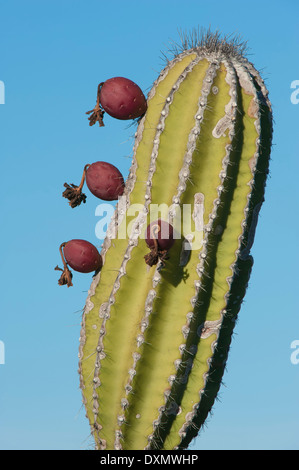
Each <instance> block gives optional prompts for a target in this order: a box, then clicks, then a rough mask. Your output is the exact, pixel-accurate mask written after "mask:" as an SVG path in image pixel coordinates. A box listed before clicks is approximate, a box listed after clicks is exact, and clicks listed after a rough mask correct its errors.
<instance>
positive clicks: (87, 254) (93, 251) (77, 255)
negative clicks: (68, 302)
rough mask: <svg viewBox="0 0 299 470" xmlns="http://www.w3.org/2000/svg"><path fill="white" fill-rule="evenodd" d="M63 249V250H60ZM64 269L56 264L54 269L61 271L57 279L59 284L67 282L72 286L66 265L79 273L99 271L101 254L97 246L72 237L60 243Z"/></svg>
mask: <svg viewBox="0 0 299 470" xmlns="http://www.w3.org/2000/svg"><path fill="white" fill-rule="evenodd" d="M62 249H63V250H62ZM59 251H60V256H61V259H62V262H63V266H64V269H61V268H59V267H58V266H56V268H55V269H56V270H58V271H62V275H61V277H60V279H59V281H58V284H59V285H60V286H62V285H65V284H67V286H68V287H70V286H72V285H73V284H72V277H73V275H72V273H71V271H70V269H69V267H68V265H69V266H70V267H71V268H72V269H74V270H75V271H78V272H80V273H91V272H92V271H95V272H99V271H100V270H101V268H102V265H103V260H102V256H101V255H100V253H99V252H98V250H97V248H96V247H95V246H94V245H93V244H92V243H90V242H88V241H86V240H80V239H74V240H70V241H68V242H65V243H62V244H61V245H60V247H59Z"/></svg>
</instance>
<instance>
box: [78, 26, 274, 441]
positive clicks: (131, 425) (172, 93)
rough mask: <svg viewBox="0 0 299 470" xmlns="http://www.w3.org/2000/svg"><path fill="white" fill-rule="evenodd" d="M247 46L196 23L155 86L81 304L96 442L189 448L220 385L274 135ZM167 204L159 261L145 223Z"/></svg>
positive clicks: (82, 370)
mask: <svg viewBox="0 0 299 470" xmlns="http://www.w3.org/2000/svg"><path fill="white" fill-rule="evenodd" d="M245 55H246V54H245V46H244V44H242V43H240V42H239V41H238V38H233V39H229V38H228V39H227V38H221V36H220V34H218V33H211V32H210V31H208V32H206V33H204V34H203V35H202V36H201V37H199V36H198V35H197V34H192V35H191V37H185V38H184V40H183V45H182V47H181V48H180V49H179V48H177V50H175V51H174V57H173V58H171V60H170V59H169V60H168V62H167V65H166V66H165V68H164V70H162V72H161V73H160V75H159V77H158V78H157V80H156V81H155V83H154V85H153V87H152V89H151V91H150V92H149V94H148V98H147V105H148V108H147V111H146V113H145V115H144V116H143V117H142V118H141V119H140V120H139V122H138V128H137V132H136V138H135V144H134V156H133V161H132V165H131V169H130V173H129V176H128V178H127V181H126V186H125V191H124V195H123V196H122V198H121V199H120V200H119V202H118V204H117V207H116V210H115V213H114V215H113V217H112V219H111V222H110V225H109V227H108V230H107V234H106V237H105V240H104V243H103V247H102V251H101V255H102V258H103V267H102V271H101V272H100V273H98V274H97V275H96V276H95V278H94V280H93V282H92V285H91V288H90V291H89V294H88V298H87V302H86V305H85V309H84V312H83V317H82V329H81V336H80V350H79V374H80V386H81V389H82V395H83V401H84V404H85V408H86V414H87V417H88V419H89V422H90V426H91V432H92V434H93V436H94V439H95V443H96V448H97V449H107V450H108V449H119V450H142V449H150V450H154V449H164V450H171V449H186V448H187V447H188V445H189V443H190V442H191V440H192V439H193V438H194V437H195V436H196V435H197V433H198V431H199V430H200V428H201V426H202V425H203V423H204V422H205V420H206V417H207V415H208V414H209V412H210V410H211V408H212V405H213V403H214V400H215V398H216V396H217V393H218V390H219V388H220V385H221V380H222V376H223V373H224V369H225V364H226V361H227V356H228V352H229V348H230V343H231V336H232V332H233V329H234V325H235V321H236V319H237V315H238V313H239V310H240V307H241V303H242V300H243V297H244V295H245V291H246V288H247V285H248V281H249V276H250V273H251V269H252V265H253V259H252V256H251V254H250V249H251V246H252V243H253V239H254V235H255V228H256V224H257V219H258V213H259V210H260V208H261V205H262V203H263V200H264V192H265V184H266V178H267V174H268V166H269V157H270V150H271V140H272V111H271V104H270V102H269V99H268V92H267V90H266V87H265V85H264V82H263V80H262V78H261V77H260V74H259V73H258V72H257V70H256V69H255V68H254V66H253V64H252V63H250V62H249V61H248V60H247V59H246V57H245ZM136 204H137V205H138V207H140V210H139V211H138V212H137V214H136V210H135V209H136V207H137V206H136ZM165 207H167V208H169V210H168V211H167V213H164V215H163V216H162V218H164V219H165V220H168V221H169V222H170V223H171V224H173V226H174V227H175V226H176V227H179V228H181V231H180V233H181V236H180V237H178V238H177V239H176V240H175V243H174V244H173V246H172V247H171V248H170V250H169V256H168V258H167V259H166V260H165V261H164V262H163V264H161V263H160V262H158V264H155V265H153V266H148V265H147V264H146V263H145V260H144V256H145V255H146V253H147V252H148V247H147V245H146V243H145V240H144V231H145V229H146V227H147V225H148V223H149V221H150V220H149V217H151V220H155V218H157V214H158V212H159V209H161V208H162V209H163V208H165ZM184 207H186V208H187V207H189V208H191V209H190V214H191V220H192V226H191V229H192V230H191V231H190V228H188V229H186V228H185V225H184V224H183V223H182V217H181V214H182V209H183V208H184ZM164 212H165V211H164ZM165 214H166V215H165ZM200 221H202V223H200ZM189 225H190V224H189ZM188 230H189V232H188ZM192 237H193V238H192Z"/></svg>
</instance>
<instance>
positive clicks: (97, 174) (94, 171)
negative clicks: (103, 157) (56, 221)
mask: <svg viewBox="0 0 299 470" xmlns="http://www.w3.org/2000/svg"><path fill="white" fill-rule="evenodd" d="M85 179H86V184H87V186H88V188H89V190H90V192H91V193H92V194H93V195H94V196H96V197H98V198H99V199H103V200H105V201H113V200H115V199H117V198H118V197H119V196H121V195H122V194H123V192H124V188H125V182H124V179H123V176H122V174H121V172H120V171H119V170H118V169H117V168H116V167H115V166H114V165H112V164H111V163H107V162H95V163H92V164H91V165H89V164H88V165H85V167H84V170H83V176H82V179H81V183H80V185H79V186H76V185H74V184H71V185H69V184H67V183H64V187H65V188H66V189H65V191H64V192H63V193H62V195H63V197H65V198H67V199H68V200H69V201H70V202H69V205H70V206H71V207H72V208H74V207H77V206H79V205H80V204H81V202H84V203H85V202H86V195H85V194H84V193H82V188H83V185H84V181H85Z"/></svg>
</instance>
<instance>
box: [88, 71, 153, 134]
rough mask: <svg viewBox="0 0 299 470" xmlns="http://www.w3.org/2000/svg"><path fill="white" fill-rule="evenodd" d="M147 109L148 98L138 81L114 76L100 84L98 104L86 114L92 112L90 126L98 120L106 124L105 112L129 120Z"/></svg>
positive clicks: (102, 124) (101, 123) (100, 123)
mask: <svg viewBox="0 0 299 470" xmlns="http://www.w3.org/2000/svg"><path fill="white" fill-rule="evenodd" d="M146 109H147V102H146V98H145V96H144V94H143V92H142V90H141V88H140V87H139V86H138V85H137V84H136V83H134V82H133V81H132V80H129V79H128V78H124V77H113V78H109V79H108V80H106V81H105V82H102V83H100V84H99V86H98V94H97V103H96V106H95V108H94V109H92V110H91V111H87V113H86V114H91V113H92V114H91V116H90V117H89V118H88V119H89V125H90V126H93V124H95V123H96V122H97V121H98V122H99V125H100V126H104V123H103V116H104V113H105V112H107V114H109V115H110V116H112V117H114V118H116V119H121V120H127V119H136V118H138V117H140V116H142V115H143V114H144V113H145V111H146Z"/></svg>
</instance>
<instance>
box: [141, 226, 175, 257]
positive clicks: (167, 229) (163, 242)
mask: <svg viewBox="0 0 299 470" xmlns="http://www.w3.org/2000/svg"><path fill="white" fill-rule="evenodd" d="M156 225H158V226H159V227H160V231H158V232H157V231H156V230H155V226H156ZM154 238H155V239H156V240H157V243H158V248H159V250H169V249H170V248H171V247H172V245H173V244H174V241H175V240H174V234H173V227H172V225H170V224H169V223H168V222H166V221H165V220H161V219H158V220H155V221H154V222H151V223H150V224H149V225H148V226H147V228H146V232H145V241H146V244H147V246H148V247H149V248H155V242H154Z"/></svg>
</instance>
